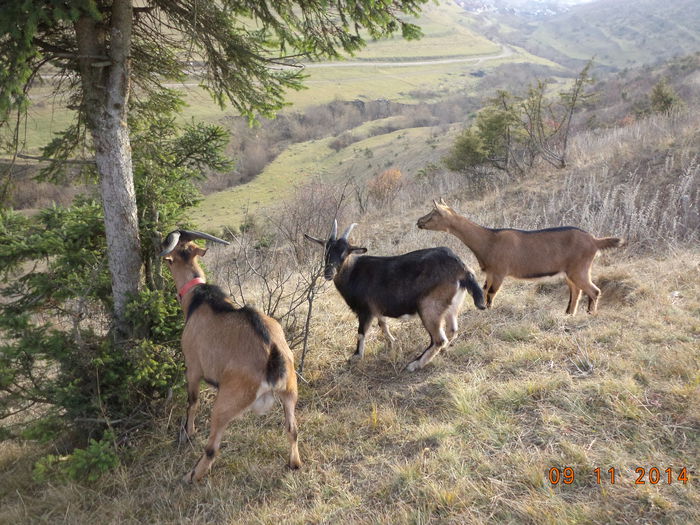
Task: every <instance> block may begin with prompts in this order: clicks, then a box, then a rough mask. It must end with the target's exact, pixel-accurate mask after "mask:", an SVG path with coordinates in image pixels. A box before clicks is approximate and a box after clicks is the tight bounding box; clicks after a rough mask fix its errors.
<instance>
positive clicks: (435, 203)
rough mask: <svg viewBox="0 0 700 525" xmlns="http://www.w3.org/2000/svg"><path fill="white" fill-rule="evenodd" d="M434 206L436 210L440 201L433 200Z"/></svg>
mask: <svg viewBox="0 0 700 525" xmlns="http://www.w3.org/2000/svg"><path fill="white" fill-rule="evenodd" d="M433 206H435V207H436V208H437V207H438V201H436V200H435V199H433Z"/></svg>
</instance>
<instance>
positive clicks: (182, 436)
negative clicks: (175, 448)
mask: <svg viewBox="0 0 700 525" xmlns="http://www.w3.org/2000/svg"><path fill="white" fill-rule="evenodd" d="M192 435H194V432H193V433H192ZM177 441H178V443H179V444H180V445H184V444H186V443H189V442H190V436H188V435H187V430H185V429H184V428H181V429H180V433H179V434H178V436H177Z"/></svg>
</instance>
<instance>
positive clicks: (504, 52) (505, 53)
mask: <svg viewBox="0 0 700 525" xmlns="http://www.w3.org/2000/svg"><path fill="white" fill-rule="evenodd" d="M513 54H515V51H513V49H512V48H510V47H508V46H506V45H504V44H501V51H500V52H499V53H495V54H489V55H473V56H468V57H467V56H462V57H453V58H436V59H435V60H397V61H391V62H387V61H381V62H380V61H377V62H374V61H370V60H355V61H352V62H342V61H341V62H312V63H302V64H301V66H302V67H303V68H304V69H307V68H308V69H313V68H322V67H324V68H328V67H365V68H370V67H416V66H419V67H420V66H437V65H441V64H459V63H463V62H474V63H475V64H479V63H481V62H486V61H489V60H498V59H501V58H507V57H509V56H511V55H513ZM290 67H291V66H290ZM198 85H199V83H198V82H181V83H172V84H163V87H166V88H177V87H182V86H186V87H189V86H198Z"/></svg>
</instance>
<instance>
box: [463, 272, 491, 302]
mask: <svg viewBox="0 0 700 525" xmlns="http://www.w3.org/2000/svg"><path fill="white" fill-rule="evenodd" d="M459 287H460V288H462V289H463V290H467V291H468V292H469V294H470V295H471V296H472V299H474V306H476V307H477V308H478V309H479V310H483V309H484V308H486V303H485V302H484V292H483V291H482V290H481V286H479V283H477V282H476V277H474V274H473V273H472V272H467V275H466V277H465V278H464V279H460V281H459Z"/></svg>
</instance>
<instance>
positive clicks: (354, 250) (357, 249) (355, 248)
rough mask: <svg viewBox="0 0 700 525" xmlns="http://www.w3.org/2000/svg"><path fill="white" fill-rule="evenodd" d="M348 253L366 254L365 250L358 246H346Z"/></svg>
mask: <svg viewBox="0 0 700 525" xmlns="http://www.w3.org/2000/svg"><path fill="white" fill-rule="evenodd" d="M348 251H349V252H350V253H367V248H360V247H359V246H348Z"/></svg>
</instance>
